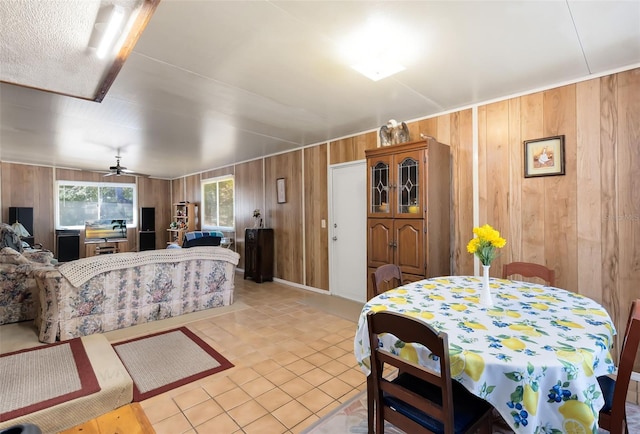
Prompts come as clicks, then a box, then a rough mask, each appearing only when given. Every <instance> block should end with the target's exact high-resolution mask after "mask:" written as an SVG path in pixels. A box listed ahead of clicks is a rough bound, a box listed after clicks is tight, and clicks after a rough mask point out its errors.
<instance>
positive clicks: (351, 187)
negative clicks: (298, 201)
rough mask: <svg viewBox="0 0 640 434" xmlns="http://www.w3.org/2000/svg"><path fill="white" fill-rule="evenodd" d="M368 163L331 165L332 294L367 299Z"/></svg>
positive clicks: (330, 259) (330, 269)
mask: <svg viewBox="0 0 640 434" xmlns="http://www.w3.org/2000/svg"><path fill="white" fill-rule="evenodd" d="M366 167H367V163H366V161H357V162H354V163H345V164H337V165H334V166H331V167H330V168H329V183H330V185H329V207H330V218H329V220H330V221H329V276H330V282H329V284H330V290H331V294H333V295H337V296H340V297H344V298H348V299H351V300H355V301H361V302H366V300H367V190H366V183H367V169H366Z"/></svg>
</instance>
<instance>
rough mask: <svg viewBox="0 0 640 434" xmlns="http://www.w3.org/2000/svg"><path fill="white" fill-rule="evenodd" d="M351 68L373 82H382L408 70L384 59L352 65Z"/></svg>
mask: <svg viewBox="0 0 640 434" xmlns="http://www.w3.org/2000/svg"><path fill="white" fill-rule="evenodd" d="M351 67H352V68H353V69H355V70H356V71H358V72H359V73H360V74H362V75H364V76H365V77H367V78H369V79H371V80H373V81H378V80H382V79H383V78H386V77H389V76H391V75H393V74H397V73H398V72H400V71H404V70H405V69H406V68H405V67H404V66H402V65H400V64H399V63H391V62H388V61H385V60H384V59H375V60H370V61H369V62H366V63H360V64H358V65H351Z"/></svg>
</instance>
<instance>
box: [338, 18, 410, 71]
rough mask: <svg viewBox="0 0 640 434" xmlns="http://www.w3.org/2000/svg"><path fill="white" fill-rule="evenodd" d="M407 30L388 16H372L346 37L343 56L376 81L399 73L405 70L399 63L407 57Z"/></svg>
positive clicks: (353, 66)
mask: <svg viewBox="0 0 640 434" xmlns="http://www.w3.org/2000/svg"><path fill="white" fill-rule="evenodd" d="M404 33H405V32H403V29H402V28H401V27H400V26H397V25H395V23H393V22H392V21H390V20H388V19H386V18H385V17H379V16H374V17H370V18H369V19H368V20H367V21H366V22H365V23H364V24H363V25H361V26H359V27H358V28H357V29H355V30H354V31H353V32H352V33H351V34H350V35H348V36H347V38H346V39H345V41H344V42H343V45H342V53H343V56H344V57H345V59H346V62H347V63H348V64H349V65H350V66H351V67H352V68H353V69H355V70H356V71H358V72H359V73H360V74H362V75H364V76H365V77H367V78H369V79H371V80H373V81H378V80H381V79H383V78H385V77H389V76H391V75H393V74H397V73H398V72H400V71H404V70H405V69H406V68H405V67H404V66H403V65H401V64H400V62H399V60H401V59H405V60H406V58H407V53H406V51H407V49H406V46H407V44H406V43H405V41H406V40H407V38H406V36H405V34H404Z"/></svg>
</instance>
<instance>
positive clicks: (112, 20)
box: [96, 5, 124, 59]
mask: <svg viewBox="0 0 640 434" xmlns="http://www.w3.org/2000/svg"><path fill="white" fill-rule="evenodd" d="M111 8H112V11H111V13H110V17H109V21H108V22H107V28H106V30H105V31H104V34H103V35H102V38H101V39H100V45H98V50H97V51H96V56H97V57H98V58H99V59H104V58H105V57H106V55H107V53H108V52H109V50H112V49H113V48H114V46H113V44H114V42H115V41H116V38H117V37H118V36H119V35H120V31H121V30H122V23H123V22H124V9H123V8H122V7H121V6H117V5H113V6H111ZM99 26H100V24H96V28H98V27H99Z"/></svg>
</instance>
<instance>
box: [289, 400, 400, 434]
mask: <svg viewBox="0 0 640 434" xmlns="http://www.w3.org/2000/svg"><path fill="white" fill-rule="evenodd" d="M366 432H368V431H367V392H366V391H363V392H360V393H359V394H357V395H356V396H354V397H353V398H351V399H350V400H348V401H346V402H345V403H344V404H342V405H340V406H339V407H337V408H335V409H334V410H332V411H331V412H330V413H328V414H327V415H326V416H324V417H323V418H322V419H319V420H317V421H316V422H314V423H313V424H312V425H310V426H309V427H308V428H307V429H306V430H304V431H302V433H301V434H347V433H350V434H351V433H358V434H364V433H366ZM384 432H385V433H386V434H404V431H401V430H400V429H398V428H396V427H395V426H393V425H392V424H390V423H389V422H385V423H384Z"/></svg>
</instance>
